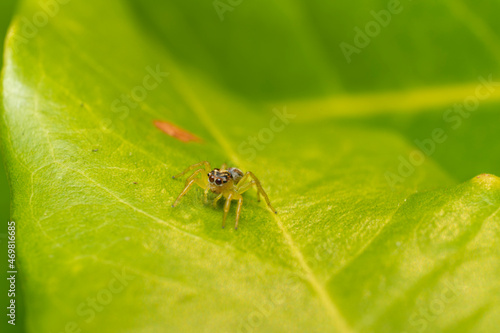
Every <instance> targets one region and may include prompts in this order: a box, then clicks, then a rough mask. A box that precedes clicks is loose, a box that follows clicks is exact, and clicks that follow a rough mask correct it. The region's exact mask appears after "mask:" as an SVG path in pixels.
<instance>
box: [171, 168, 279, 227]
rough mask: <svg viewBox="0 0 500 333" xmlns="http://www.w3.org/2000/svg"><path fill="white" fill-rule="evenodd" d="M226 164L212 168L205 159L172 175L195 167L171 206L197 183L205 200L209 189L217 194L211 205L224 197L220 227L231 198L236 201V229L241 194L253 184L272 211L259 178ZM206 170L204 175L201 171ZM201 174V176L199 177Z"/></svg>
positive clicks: (224, 221)
mask: <svg viewBox="0 0 500 333" xmlns="http://www.w3.org/2000/svg"><path fill="white" fill-rule="evenodd" d="M196 168H197V169H196ZM226 168H227V166H226V164H223V165H222V167H221V168H220V169H218V168H215V169H212V168H211V167H210V163H208V162H207V161H203V162H200V163H196V164H193V165H191V166H190V167H188V168H187V169H186V170H184V171H183V172H181V173H180V174H178V175H176V176H173V177H172V178H174V179H175V178H178V177H181V176H182V175H184V174H186V173H187V172H189V171H191V170H193V169H196V170H195V171H194V172H193V173H192V174H191V176H189V177H188V178H187V179H186V184H185V187H184V189H183V190H182V192H181V193H180V194H179V196H178V197H177V199H176V200H175V202H174V204H173V205H172V207H175V206H177V204H178V203H179V201H180V199H181V198H182V197H183V196H184V195H185V194H186V193H187V192H188V191H189V189H190V188H191V187H192V186H193V185H195V184H196V185H198V186H199V187H201V188H202V189H203V190H204V191H205V192H204V194H205V202H207V201H208V200H207V196H208V192H209V191H211V192H213V193H216V194H218V196H217V197H216V198H215V199H214V202H213V205H214V207H216V205H217V202H218V201H219V200H220V199H221V198H222V197H224V198H225V199H226V203H225V204H224V217H223V219H222V227H223V228H224V226H225V225H226V217H227V213H228V212H229V208H230V206H231V201H232V200H237V201H238V207H237V208H236V224H235V226H234V228H235V229H238V221H239V219H240V214H241V207H242V205H243V197H242V196H241V195H242V194H243V193H244V192H246V191H248V190H249V189H251V188H252V187H253V186H255V187H256V189H257V197H258V199H259V201H260V195H262V196H263V197H264V199H265V200H266V203H267V206H268V207H269V208H270V209H271V210H272V211H273V212H274V213H277V212H276V210H274V208H273V206H272V205H271V202H270V201H269V198H268V196H267V194H266V192H265V191H264V189H263V188H262V185H261V184H260V181H259V179H257V177H255V175H254V174H253V173H252V172H250V171H248V172H246V173H243V172H242V171H241V170H240V169H238V168H229V169H226ZM204 172H206V176H204V175H203V173H204ZM199 175H201V177H199Z"/></svg>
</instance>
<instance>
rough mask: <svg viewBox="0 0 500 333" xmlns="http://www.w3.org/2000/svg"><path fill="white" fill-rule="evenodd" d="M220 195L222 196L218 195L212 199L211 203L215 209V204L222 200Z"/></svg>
mask: <svg viewBox="0 0 500 333" xmlns="http://www.w3.org/2000/svg"><path fill="white" fill-rule="evenodd" d="M222 195H223V194H222V193H221V194H219V195H218V196H217V198H215V199H214V202H213V205H214V208H216V207H217V202H219V200H220V198H222Z"/></svg>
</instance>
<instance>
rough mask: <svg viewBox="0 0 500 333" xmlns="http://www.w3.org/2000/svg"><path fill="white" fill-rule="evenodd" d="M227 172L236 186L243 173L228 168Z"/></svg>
mask: <svg viewBox="0 0 500 333" xmlns="http://www.w3.org/2000/svg"><path fill="white" fill-rule="evenodd" d="M227 171H228V172H229V173H230V174H231V177H232V178H233V180H234V183H235V184H238V182H239V181H240V179H241V178H243V171H241V170H240V169H237V168H229V169H227Z"/></svg>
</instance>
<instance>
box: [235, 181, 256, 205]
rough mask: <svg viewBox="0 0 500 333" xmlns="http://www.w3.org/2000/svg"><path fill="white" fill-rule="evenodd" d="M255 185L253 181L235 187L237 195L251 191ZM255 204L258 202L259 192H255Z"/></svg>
mask: <svg viewBox="0 0 500 333" xmlns="http://www.w3.org/2000/svg"><path fill="white" fill-rule="evenodd" d="M240 184H241V182H240ZM255 184H256V183H255V181H253V180H252V181H251V182H250V183H246V184H242V186H239V187H237V189H238V193H239V194H242V193H245V192H246V191H248V190H249V189H251V188H252V186H253V185H255ZM257 202H260V192H259V191H257Z"/></svg>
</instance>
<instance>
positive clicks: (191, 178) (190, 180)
mask: <svg viewBox="0 0 500 333" xmlns="http://www.w3.org/2000/svg"><path fill="white" fill-rule="evenodd" d="M202 165H203V166H204V168H201V169H198V170H196V171H195V172H193V174H192V175H191V176H189V177H188V178H187V179H186V183H185V187H184V189H183V190H182V192H181V193H180V194H179V196H178V197H177V199H176V200H175V202H174V203H173V205H172V207H175V206H177V204H178V203H179V200H181V198H182V197H183V196H184V195H185V194H186V193H187V192H188V191H189V189H191V187H192V186H193V185H194V184H196V185H198V186H200V187H201V188H202V189H204V190H205V202H207V195H208V190H209V186H208V181H207V180H206V179H205V178H203V177H201V178H196V177H197V176H198V175H199V174H200V173H202V172H203V171H206V172H207V173H208V172H210V171H211V170H210V163H208V162H207V161H203V162H200V163H196V164H193V165H191V166H190V167H188V168H187V169H186V170H184V171H183V172H181V173H180V174H178V175H176V176H173V177H172V178H174V179H175V178H177V177H180V176H182V175H184V174H185V173H187V172H188V171H190V170H192V169H194V168H196V167H199V166H202Z"/></svg>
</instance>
